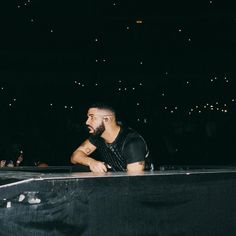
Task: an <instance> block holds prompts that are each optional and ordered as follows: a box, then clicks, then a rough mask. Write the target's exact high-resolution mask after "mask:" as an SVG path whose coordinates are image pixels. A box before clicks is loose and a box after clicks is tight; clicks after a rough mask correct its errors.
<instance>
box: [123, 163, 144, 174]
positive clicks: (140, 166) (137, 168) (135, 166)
mask: <svg viewBox="0 0 236 236" xmlns="http://www.w3.org/2000/svg"><path fill="white" fill-rule="evenodd" d="M144 166H145V162H144V161H139V162H134V163H130V164H128V165H127V172H128V173H134V172H135V173H139V172H143V171H144Z"/></svg>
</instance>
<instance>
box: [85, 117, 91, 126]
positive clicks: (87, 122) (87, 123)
mask: <svg viewBox="0 0 236 236" xmlns="http://www.w3.org/2000/svg"><path fill="white" fill-rule="evenodd" d="M89 123H90V122H89V117H88V119H87V120H86V122H85V124H86V125H89Z"/></svg>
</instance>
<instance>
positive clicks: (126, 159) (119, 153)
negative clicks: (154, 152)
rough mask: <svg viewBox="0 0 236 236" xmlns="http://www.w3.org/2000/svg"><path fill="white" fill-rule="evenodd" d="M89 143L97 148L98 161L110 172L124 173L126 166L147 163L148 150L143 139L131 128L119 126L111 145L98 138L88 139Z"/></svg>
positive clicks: (91, 137)
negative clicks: (108, 167)
mask: <svg viewBox="0 0 236 236" xmlns="http://www.w3.org/2000/svg"><path fill="white" fill-rule="evenodd" d="M89 141H90V142H91V143H92V144H93V145H94V146H96V147H97V150H98V152H99V153H100V161H103V162H105V163H106V164H107V165H109V166H110V167H111V170H112V171H126V166H127V164H130V163H134V162H139V161H145V162H148V155H149V150H148V147H147V144H146V142H145V140H144V139H143V137H142V136H141V135H140V134H138V133H137V132H136V131H135V130H133V129H131V128H128V127H127V128H126V127H123V126H121V129H120V132H119V134H118V136H117V137H116V139H115V141H114V142H113V143H106V142H105V140H104V139H103V138H102V137H100V136H93V135H91V136H90V137H89Z"/></svg>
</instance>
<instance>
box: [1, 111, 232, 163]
mask: <svg viewBox="0 0 236 236" xmlns="http://www.w3.org/2000/svg"><path fill="white" fill-rule="evenodd" d="M4 114H5V116H4V115H2V117H1V124H0V125H1V134H0V135H1V140H2V142H1V145H0V160H6V165H8V164H9V163H10V164H11V163H12V162H13V163H14V165H16V161H17V159H18V158H19V156H21V155H23V161H22V162H21V163H20V165H21V166H37V165H39V164H40V163H47V164H48V165H49V166H67V165H71V164H70V155H71V153H72V152H73V150H75V148H76V147H77V146H78V145H79V144H80V143H81V141H82V140H84V138H86V137H87V136H88V132H87V129H86V126H85V119H86V113H85V110H84V111H81V112H79V113H76V112H71V113H66V112H60V113H50V112H39V111H38V110H35V111H34V110H33V109H31V113H30V115H29V114H28V115H24V114H22V113H20V112H19V113H18V115H17V116H12V114H9V113H8V115H6V114H7V113H4ZM14 114H16V113H14ZM129 114H131V113H129ZM124 120H125V119H124ZM126 122H127V124H128V125H129V126H131V127H132V128H134V129H136V130H138V131H139V132H140V134H142V135H143V137H144V138H145V139H146V141H147V143H148V146H149V149H150V152H151V156H152V159H153V162H154V164H155V166H156V167H157V166H158V165H218V164H220V165H232V164H235V163H234V153H235V152H234V140H236V139H235V138H236V137H235V135H236V133H235V132H234V131H235V130H236V127H235V122H234V119H233V116H232V114H216V115H214V114H213V113H212V114H211V115H208V116H198V117H195V118H193V117H191V118H190V117H185V118H183V117H182V118H176V117H175V118H173V117H171V116H169V117H164V116H163V115H161V114H155V112H153V115H152V116H151V117H149V119H148V122H147V123H140V122H134V121H132V119H126Z"/></svg>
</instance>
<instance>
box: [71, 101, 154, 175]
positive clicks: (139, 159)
mask: <svg viewBox="0 0 236 236" xmlns="http://www.w3.org/2000/svg"><path fill="white" fill-rule="evenodd" d="M86 125H87V127H88V129H89V133H90V136H89V138H88V139H87V140H85V141H84V142H83V143H82V144H81V145H80V146H79V147H78V148H77V149H76V150H75V151H74V152H73V154H72V156H71V162H72V163H73V164H80V165H84V166H88V167H89V169H90V170H91V171H92V172H98V173H99V172H100V173H104V172H107V171H127V172H143V171H144V170H149V169H150V168H151V164H150V160H149V150H148V147H147V144H146V142H145V140H144V139H143V137H142V136H141V135H140V134H139V133H137V132H136V131H135V130H133V129H131V128H130V127H125V126H123V125H122V124H121V123H120V122H118V121H117V119H116V112H115V110H114V108H113V107H111V106H109V105H106V104H100V103H99V104H93V105H92V106H90V107H89V109H88V113H87V121H86ZM95 150H97V151H99V153H100V158H99V159H95V158H92V157H91V154H92V153H93V152H94V151H95Z"/></svg>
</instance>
